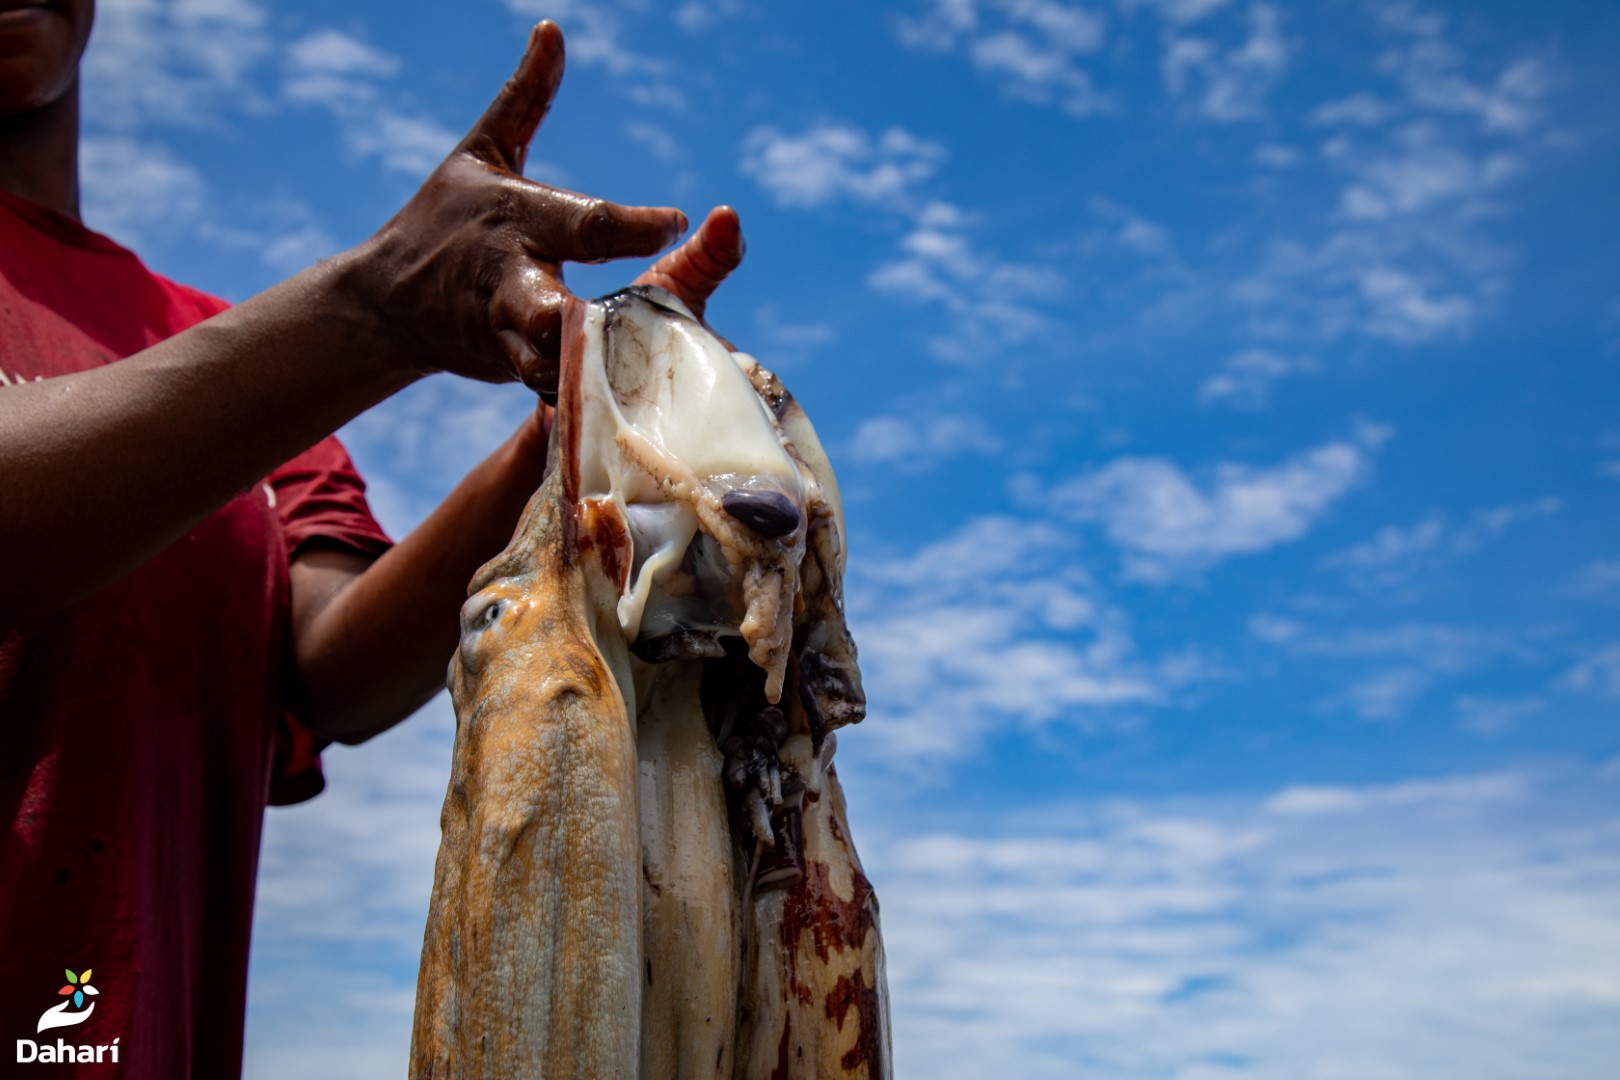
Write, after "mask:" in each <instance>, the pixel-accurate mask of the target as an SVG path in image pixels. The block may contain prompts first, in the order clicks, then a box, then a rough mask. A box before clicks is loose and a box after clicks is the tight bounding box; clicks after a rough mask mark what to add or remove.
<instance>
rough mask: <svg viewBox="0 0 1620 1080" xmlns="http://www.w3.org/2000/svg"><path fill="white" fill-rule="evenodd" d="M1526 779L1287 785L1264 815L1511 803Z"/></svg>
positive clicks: (1485, 777)
mask: <svg viewBox="0 0 1620 1080" xmlns="http://www.w3.org/2000/svg"><path fill="white" fill-rule="evenodd" d="M1526 793H1527V784H1526V782H1525V778H1524V777H1523V776H1520V775H1518V774H1516V773H1497V774H1487V775H1483V776H1460V777H1450V778H1447V779H1443V780H1405V781H1402V782H1400V783H1397V784H1386V785H1383V786H1378V785H1373V786H1368V787H1322V786H1313V785H1298V786H1295V787H1287V788H1284V789H1283V790H1282V791H1279V792H1278V793H1277V794H1276V795H1273V796H1272V797H1271V798H1270V799H1267V800H1266V802H1265V805H1264V807H1263V809H1264V812H1265V813H1267V814H1281V815H1307V814H1359V813H1366V812H1367V811H1369V810H1384V809H1394V808H1398V807H1413V806H1448V805H1458V804H1463V805H1468V804H1474V803H1496V802H1513V801H1516V800H1519V799H1522V798H1524V797H1525V795H1526Z"/></svg>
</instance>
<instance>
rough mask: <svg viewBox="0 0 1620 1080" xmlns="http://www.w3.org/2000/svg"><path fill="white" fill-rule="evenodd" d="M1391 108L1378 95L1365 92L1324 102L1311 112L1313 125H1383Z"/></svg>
mask: <svg viewBox="0 0 1620 1080" xmlns="http://www.w3.org/2000/svg"><path fill="white" fill-rule="evenodd" d="M1389 111H1390V110H1389V106H1388V105H1387V104H1386V103H1385V102H1384V101H1382V100H1380V99H1379V98H1378V97H1377V95H1375V94H1370V93H1368V92H1367V91H1365V90H1361V91H1358V92H1356V93H1354V94H1351V95H1350V96H1349V97H1343V98H1339V99H1337V100H1335V101H1327V102H1323V103H1322V104H1321V105H1318V106H1317V107H1316V108H1315V109H1313V110H1311V115H1310V122H1311V123H1313V124H1356V125H1364V126H1365V125H1372V124H1380V123H1383V121H1384V119H1385V117H1387V116H1388V115H1389Z"/></svg>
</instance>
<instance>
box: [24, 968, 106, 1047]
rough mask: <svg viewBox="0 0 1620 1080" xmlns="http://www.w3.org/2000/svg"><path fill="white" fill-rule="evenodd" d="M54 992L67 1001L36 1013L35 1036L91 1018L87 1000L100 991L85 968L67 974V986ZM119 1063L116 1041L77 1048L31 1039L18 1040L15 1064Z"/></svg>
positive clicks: (63, 1042) (60, 1041) (93, 1007)
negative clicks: (94, 985)
mask: <svg viewBox="0 0 1620 1080" xmlns="http://www.w3.org/2000/svg"><path fill="white" fill-rule="evenodd" d="M57 993H58V994H59V995H61V996H62V997H65V998H67V1000H66V1001H64V1002H62V1003H61V1004H59V1005H53V1006H51V1007H50V1008H49V1009H46V1010H45V1011H44V1012H42V1013H40V1014H39V1026H38V1027H36V1028H35V1029H34V1034H36V1035H38V1034H39V1033H40V1032H42V1031H49V1030H50V1029H51V1028H59V1027H73V1026H74V1025H76V1024H82V1023H84V1022H85V1021H86V1020H88V1019H90V1014H91V1013H93V1012H95V1011H96V1003H95V1002H93V1001H90V1002H89V1003H88V1004H86V1001H87V999H89V998H93V997H95V996H97V995H98V994H99V993H100V991H99V990H97V989H96V988H95V987H93V986H91V985H90V969H89V968H85V969H84V970H83V971H81V972H80V973H79V974H77V975H75V974H74V973H73V972H72V971H68V972H67V985H66V986H64V987H62V989H60V990H58V991H57ZM117 1060H118V1040H117V1039H114V1040H113V1041H112V1042H110V1043H108V1044H106V1045H104V1046H76V1045H74V1044H72V1043H69V1042H68V1041H67V1040H66V1039H57V1040H56V1045H55V1046H52V1045H51V1044H50V1043H44V1044H41V1043H37V1042H35V1041H34V1040H33V1039H18V1040H17V1064H19V1065H28V1064H32V1063H34V1062H39V1063H40V1064H44V1065H49V1064H65V1063H67V1062H85V1063H90V1062H97V1061H113V1062H116V1061H117Z"/></svg>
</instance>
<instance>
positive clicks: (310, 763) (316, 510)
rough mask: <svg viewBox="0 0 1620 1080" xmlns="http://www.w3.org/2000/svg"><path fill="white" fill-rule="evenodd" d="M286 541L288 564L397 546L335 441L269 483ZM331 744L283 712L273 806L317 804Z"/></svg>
mask: <svg viewBox="0 0 1620 1080" xmlns="http://www.w3.org/2000/svg"><path fill="white" fill-rule="evenodd" d="M266 483H267V484H268V485H269V488H270V491H271V493H272V494H273V495H274V497H275V511H276V514H277V516H278V517H279V518H280V519H281V530H282V533H283V534H284V535H285V536H286V538H287V558H288V560H289V561H290V560H292V559H294V558H297V556H298V553H299V552H300V551H303V550H305V549H307V548H308V547H309V546H311V545H312V544H314V545H319V544H330V545H334V546H336V547H340V548H344V549H346V550H349V551H353V552H356V553H358V554H360V555H364V556H367V557H368V558H376V557H377V556H378V555H381V554H382V553H383V552H384V551H387V550H388V548H389V546H390V545H391V544H392V543H393V541H392V540H390V539H389V538H388V534H387V533H386V532H384V531H383V528H382V526H381V525H379V524H377V519H376V518H374V517H372V515H371V507H370V506H369V505H368V504H367V502H366V483H365V481H364V480H362V479H360V473H359V472H358V471H357V470H356V469H355V467H354V462H353V461H351V460H349V453H348V451H347V450H345V449H343V444H342V443H340V442H338V440H337V439H336V437H329V438H326V439H322V440H321V441H320V442H318V443H316V444H315V445H314V446H312V447H310V448H309V449H308V450H306V451H304V452H303V453H302V454H299V455H298V456H297V457H295V458H293V459H292V460H291V461H289V462H287V463H286V464H285V465H283V466H282V467H281V468H279V469H277V470H276V471H275V472H273V473H271V474H270V477H269V479H268V480H267V481H266ZM325 748H326V742H325V741H324V740H322V739H321V738H319V737H318V736H316V735H315V733H314V732H312V731H310V730H309V728H307V727H305V726H304V724H303V723H302V722H301V721H300V720H299V719H298V717H297V716H296V715H294V714H293V713H292V712H290V711H288V710H285V709H283V710H282V711H281V718H280V721H279V723H278V724H277V725H276V735H275V749H274V762H273V765H272V767H271V773H270V800H269V801H270V805H272V806H287V805H289V804H291V803H297V802H303V801H304V800H305V799H312V798H314V797H315V796H316V795H319V794H320V793H321V789H322V788H324V787H325V786H326V777H325V775H324V774H323V772H322V770H321V751H322V750H324V749H325Z"/></svg>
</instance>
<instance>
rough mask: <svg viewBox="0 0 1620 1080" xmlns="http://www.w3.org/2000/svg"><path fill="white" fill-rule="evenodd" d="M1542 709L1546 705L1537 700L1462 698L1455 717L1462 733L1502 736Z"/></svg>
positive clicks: (1533, 698) (1465, 695)
mask: <svg viewBox="0 0 1620 1080" xmlns="http://www.w3.org/2000/svg"><path fill="white" fill-rule="evenodd" d="M1546 707H1547V703H1546V702H1545V701H1544V700H1542V699H1541V698H1539V697H1481V696H1477V695H1473V694H1464V695H1462V696H1461V697H1459V698H1457V717H1458V723H1459V724H1460V726H1461V727H1462V729H1463V730H1464V731H1469V732H1472V733H1473V734H1475V735H1502V734H1505V733H1507V732H1509V731H1512V730H1514V729H1515V728H1517V727H1518V726H1519V725H1520V724H1522V723H1523V722H1524V721H1526V720H1529V719H1531V718H1532V717H1535V716H1539V715H1540V714H1541V713H1542V712H1543V711H1545V710H1546Z"/></svg>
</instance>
